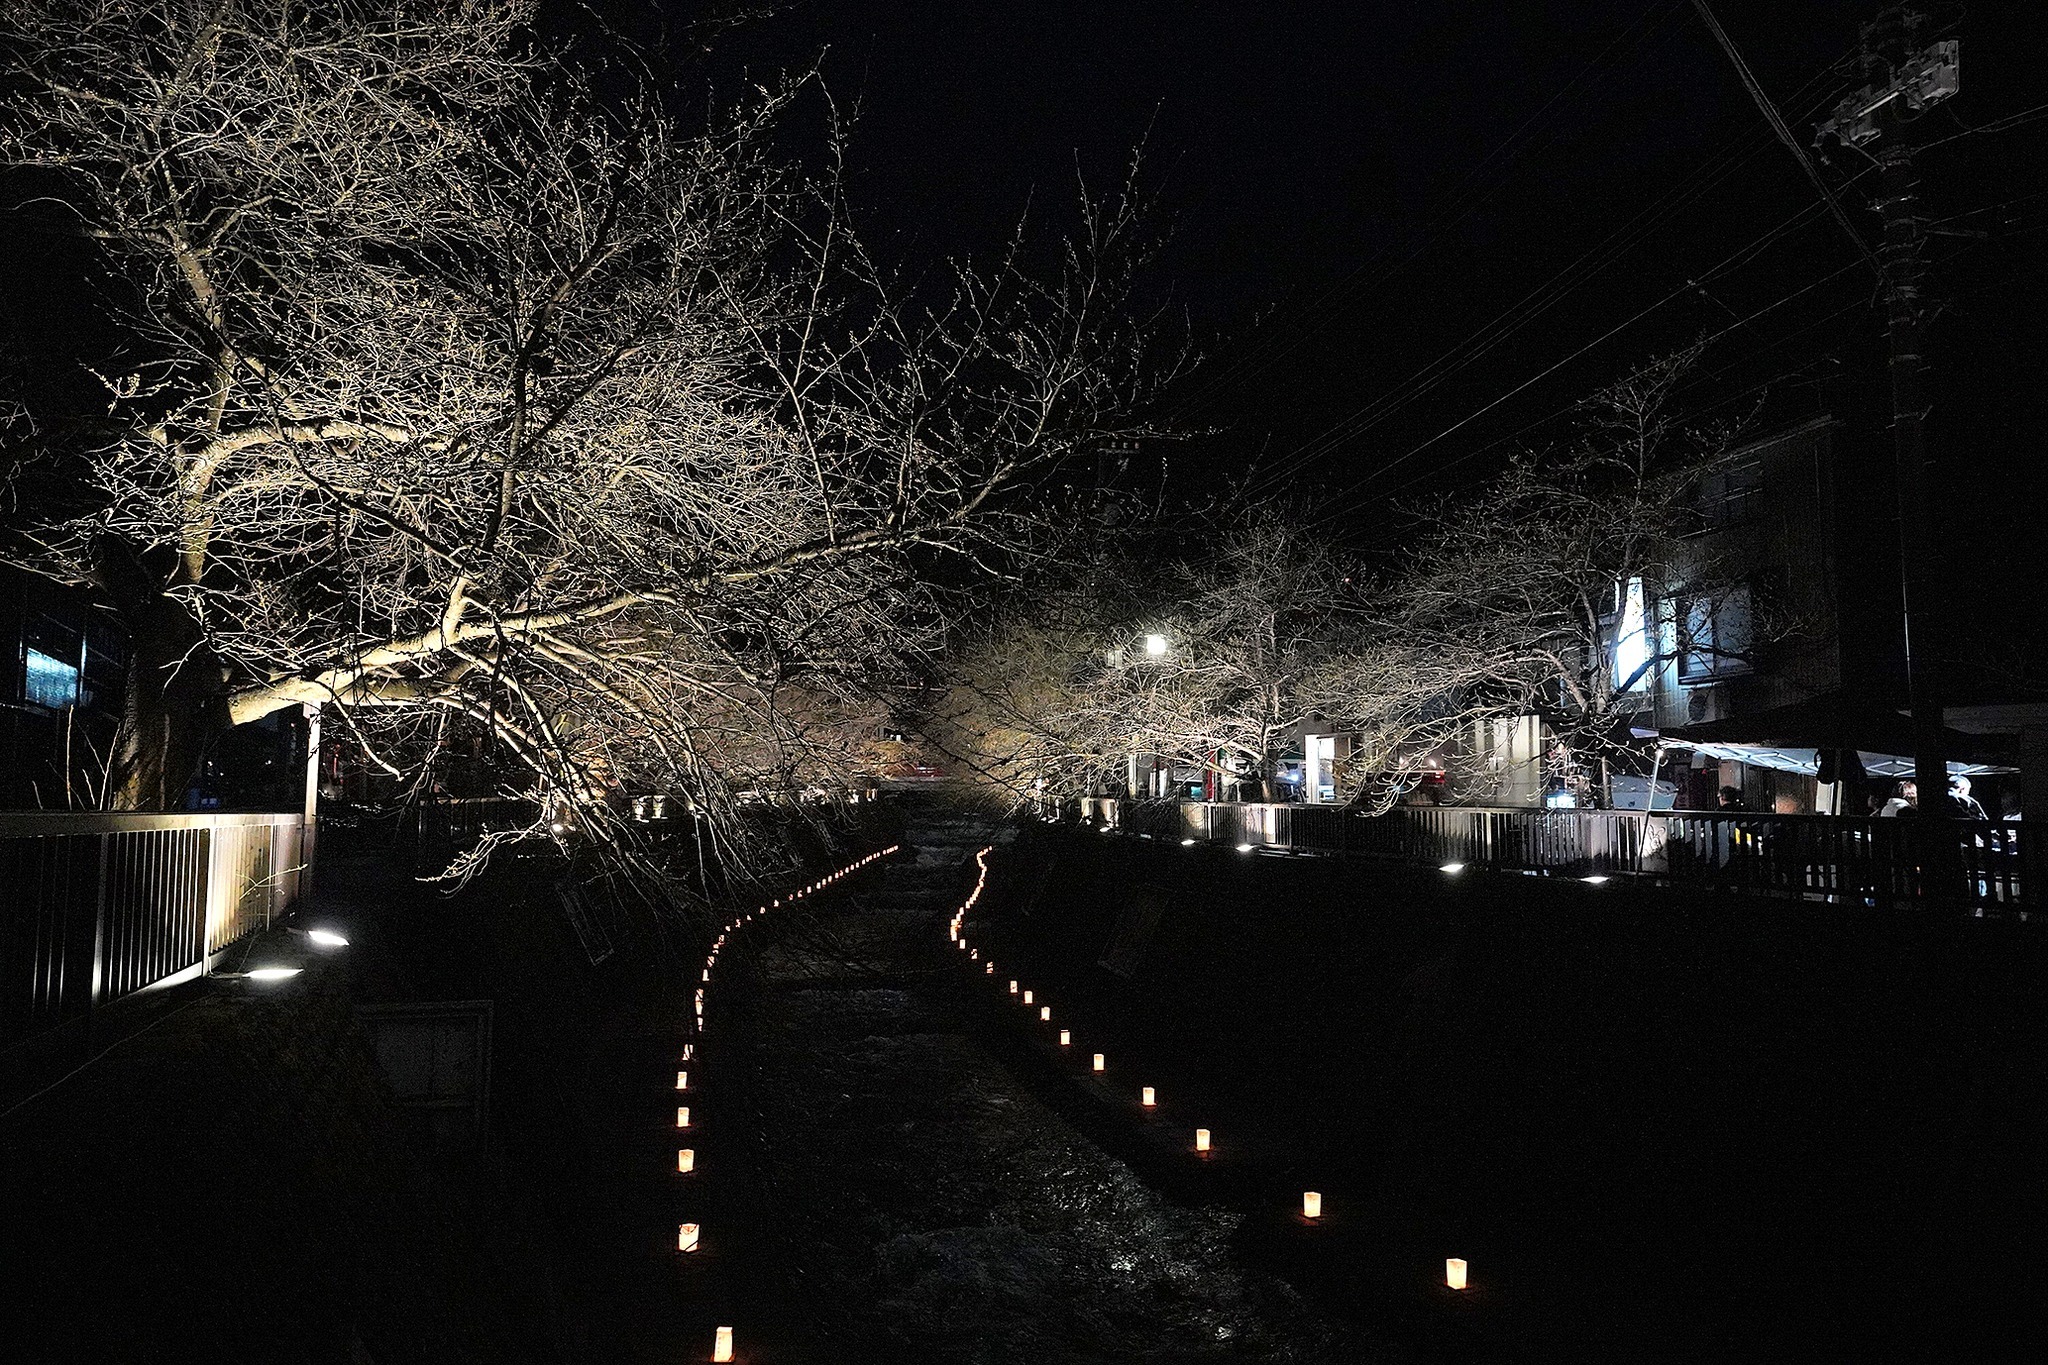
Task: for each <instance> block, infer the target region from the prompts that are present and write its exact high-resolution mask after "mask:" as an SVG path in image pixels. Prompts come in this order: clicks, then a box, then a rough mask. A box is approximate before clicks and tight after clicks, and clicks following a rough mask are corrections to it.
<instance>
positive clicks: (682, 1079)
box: [676, 1071, 690, 1090]
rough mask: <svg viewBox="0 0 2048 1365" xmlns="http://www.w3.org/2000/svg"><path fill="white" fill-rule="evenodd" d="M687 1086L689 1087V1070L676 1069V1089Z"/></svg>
mask: <svg viewBox="0 0 2048 1365" xmlns="http://www.w3.org/2000/svg"><path fill="white" fill-rule="evenodd" d="M689 1088H690V1073H689V1072H687V1071H678V1072H677V1073H676V1089H678V1090H688V1089H689Z"/></svg>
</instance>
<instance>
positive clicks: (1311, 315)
mask: <svg viewBox="0 0 2048 1365" xmlns="http://www.w3.org/2000/svg"><path fill="white" fill-rule="evenodd" d="M1684 3H1685V0H1653V3H1652V4H1651V5H1650V6H1649V7H1648V8H1647V9H1645V10H1644V11H1643V13H1642V14H1640V15H1638V16H1637V18H1636V19H1635V20H1634V21H1633V22H1632V23H1631V24H1630V25H1629V26H1628V28H1627V29H1624V30H1623V31H1622V34H1621V35H1620V36H1619V37H1617V38H1616V39H1615V40H1614V41H1613V42H1611V43H1609V44H1608V45H1607V46H1606V47H1605V48H1603V49H1601V51H1600V52H1599V53H1598V54H1597V55H1596V56H1595V57H1594V58H1593V59H1592V61H1590V62H1588V63H1587V64H1586V66H1585V67H1583V68H1582V69H1581V70H1580V71H1579V72H1578V73H1577V74H1576V75H1574V76H1573V77H1572V78H1571V80H1569V81H1567V82H1565V84H1564V85H1563V86H1560V87H1559V88H1558V90H1557V92H1556V93H1554V94H1553V95H1552V96H1551V97H1550V98H1549V99H1548V100H1547V101H1545V102H1544V104H1543V106H1542V107H1541V108H1539V109H1538V110H1537V111H1536V112H1535V113H1534V114H1531V115H1530V116H1529V117H1528V118H1527V119H1525V120H1523V122H1522V123H1521V125H1520V126H1518V127H1517V128H1516V129H1515V131H1514V132H1512V133H1510V134H1509V135H1508V136H1507V138H1506V139H1505V140H1503V141H1502V142H1501V143H1499V144H1498V145H1497V146H1495V147H1494V149H1493V150H1492V151H1490V152H1488V153H1487V154H1486V156H1485V157H1483V158H1481V160H1480V161H1479V162H1478V163H1477V164H1476V165H1475V166H1473V167H1472V168H1471V169H1470V170H1468V171H1467V172H1466V173H1465V175H1464V176H1463V177H1462V178H1461V179H1460V180H1459V182H1458V184H1457V185H1456V186H1454V187H1453V188H1452V190H1451V192H1450V195H1449V196H1448V197H1449V199H1450V202H1449V203H1448V204H1447V205H1446V206H1445V208H1444V209H1443V210H1441V211H1440V212H1439V213H1438V214H1437V215H1436V216H1435V217H1434V218H1433V219H1431V220H1430V221H1429V222H1428V223H1426V224H1424V226H1423V228H1422V230H1421V232H1422V235H1421V238H1420V240H1419V241H1417V242H1416V243H1415V244H1414V246H1413V248H1412V249H1411V250H1410V251H1409V252H1408V254H1407V255H1405V256H1404V257H1402V258H1401V259H1400V260H1399V261H1396V262H1395V263H1394V264H1392V265H1390V266H1389V267H1387V269H1386V270H1384V271H1382V272H1380V274H1379V275H1378V276H1377V277H1375V278H1374V279H1373V280H1372V281H1370V284H1371V285H1372V286H1374V287H1377V286H1379V285H1381V284H1384V283H1385V282H1386V281H1387V280H1389V279H1391V278H1393V277H1394V276H1395V275H1397V274H1399V273H1400V272H1401V271H1402V270H1403V269H1405V268H1406V267H1408V266H1409V265H1412V264H1413V263H1414V262H1415V261H1416V260H1417V259H1419V258H1420V257H1421V256H1422V255H1423V254H1424V253H1425V252H1427V251H1428V250H1429V248H1430V247H1431V246H1433V245H1435V244H1436V242H1438V241H1439V240H1441V239H1442V237H1443V236H1444V234H1446V233H1448V232H1449V231H1450V230H1451V229H1452V228H1455V227H1457V226H1459V225H1460V224H1462V223H1463V222H1464V221H1465V220H1466V219H1468V218H1470V217H1471V216H1472V215H1473V214H1474V213H1476V212H1478V211H1479V209H1481V208H1482V207H1484V206H1485V205H1486V204H1487V203H1489V202H1491V201H1492V200H1493V199H1494V198H1495V197H1497V196H1498V195H1499V194H1500V193H1501V192H1502V191H1503V190H1504V189H1505V188H1506V186H1507V183H1508V180H1509V178H1510V177H1509V176H1508V174H1507V172H1506V168H1507V167H1508V166H1510V165H1512V164H1513V163H1514V162H1515V161H1516V160H1518V159H1519V158H1521V157H1522V156H1523V155H1524V154H1525V152H1526V151H1527V150H1528V148H1527V147H1526V146H1524V147H1517V148H1515V150H1514V151H1513V152H1512V153H1509V154H1508V155H1507V157H1506V159H1505V161H1503V163H1502V173H1501V175H1500V176H1499V177H1498V178H1496V180H1495V181H1494V182H1493V183H1492V184H1491V186H1490V187H1488V188H1487V189H1486V190H1485V191H1484V192H1483V193H1481V194H1478V195H1477V197H1475V198H1473V199H1471V200H1470V202H1467V203H1464V204H1462V206H1461V205H1460V202H1459V201H1460V197H1461V196H1464V195H1465V194H1466V192H1467V186H1469V185H1471V184H1472V182H1473V181H1474V180H1476V179H1477V178H1478V177H1479V176H1480V175H1481V174H1483V173H1484V172H1485V170H1486V168H1487V167H1488V166H1489V165H1491V164H1493V162H1494V161H1495V160H1497V159H1499V158H1501V157H1502V154H1503V153H1506V152H1508V149H1509V148H1511V147H1514V145H1515V143H1516V142H1517V141H1518V140H1521V139H1522V138H1523V136H1524V134H1526V133H1528V131H1529V130H1530V129H1531V128H1532V127H1534V126H1535V125H1536V124H1537V123H1538V122H1540V121H1541V120H1543V119H1544V118H1545V116H1546V115H1548V114H1549V113H1550V111H1551V110H1552V109H1554V108H1556V107H1557V105H1558V104H1559V102H1560V101H1563V100H1564V99H1565V98H1566V97H1567V96H1568V95H1570V94H1572V93H1573V91H1574V89H1575V88H1576V87H1578V86H1579V85H1580V83H1581V82H1583V81H1585V80H1586V78H1587V77H1588V76H1590V75H1592V74H1593V73H1594V72H1595V71H1597V70H1598V69H1600V67H1601V66H1602V65H1603V64H1604V63H1605V62H1606V61H1607V58H1608V57H1609V56H1610V55H1611V54H1612V53H1613V52H1614V51H1615V49H1616V48H1618V47H1620V46H1621V45H1622V44H1623V43H1625V42H1629V41H1630V40H1631V38H1632V37H1633V38H1634V40H1635V41H1636V42H1638V43H1640V42H1641V41H1643V40H1644V39H1645V38H1647V37H1648V36H1649V34H1650V33H1651V32H1654V30H1655V28H1656V27H1657V26H1658V25H1659V24H1661V23H1662V22H1663V21H1664V20H1665V19H1667V18H1668V17H1669V16H1670V15H1671V14H1674V13H1676V12H1677V10H1678V9H1679V8H1680V6H1681V5H1683V4H1684ZM1660 5H1661V6H1662V7H1663V13H1659V12H1658V11H1659V6H1660ZM1645 20H1653V22H1652V24H1651V26H1650V28H1649V29H1646V30H1645V31H1644V32H1643V33H1642V34H1640V35H1637V34H1636V30H1637V29H1638V28H1640V27H1642V25H1643V24H1644V21H1645ZM1397 249H1398V247H1397V245H1396V244H1391V243H1390V244H1389V245H1386V246H1382V247H1381V248H1380V249H1379V250H1377V251H1375V252H1374V253H1373V254H1372V255H1371V256H1369V257H1367V258H1366V259H1365V260H1364V261H1362V262H1360V263H1359V264H1358V265H1357V266H1355V267H1354V268H1353V269H1352V270H1351V271H1350V272H1349V273H1348V274H1346V275H1345V276H1344V277H1343V278H1342V279H1341V280H1339V281H1338V282H1337V283H1335V284H1333V285H1331V286H1329V287H1328V288H1326V289H1325V290H1323V291H1322V292H1321V293H1320V294H1318V295H1317V296H1316V297H1315V298H1314V299H1312V300H1311V301H1309V303H1308V304H1306V305H1305V306H1304V307H1303V308H1302V309H1301V320H1300V322H1299V323H1298V324H1297V327H1296V330H1295V331H1294V333H1293V334H1292V335H1291V336H1281V337H1273V336H1271V334H1270V333H1269V338H1268V339H1267V340H1266V341H1263V342H1260V343H1258V345H1256V346H1252V347H1250V348H1249V351H1248V354H1246V355H1245V356H1243V357H1241V358H1240V359H1238V360H1236V361H1234V362H1232V364H1231V365H1230V366H1229V367H1226V368H1225V369H1224V370H1222V371H1220V372H1219V373H1217V374H1216V375H1213V376H1211V377H1210V378H1208V379H1207V380H1206V381H1205V382H1204V383H1202V384H1201V385H1199V386H1198V387H1197V388H1196V389H1195V390H1194V391H1193V392H1192V393H1190V394H1189V395H1187V396H1186V397H1184V398H1183V399H1182V400H1181V401H1180V403H1178V404H1177V405H1176V406H1175V407H1174V409H1173V413H1174V415H1180V414H1183V413H1186V412H1188V411H1191V410H1194V409H1197V408H1199V407H1201V406H1203V405H1204V404H1206V403H1207V402H1209V401H1211V400H1212V399H1213V398H1215V397H1216V396H1218V395H1219V394H1220V393H1221V392H1223V391H1225V390H1227V389H1228V388H1230V387H1232V386H1234V385H1236V384H1237V383H1239V382H1241V381H1242V380H1244V379H1249V378H1252V377H1255V376H1256V375H1259V374H1263V373H1264V372H1265V371H1267V370H1269V369H1271V368H1272V367H1273V366H1274V365H1276V364H1278V363H1280V362H1281V361H1282V360H1284V359H1286V358H1287V357H1288V356H1289V355H1291V354H1293V353H1294V352H1295V351H1296V350H1298V349H1300V347H1301V346H1303V345H1305V344H1306V343H1307V342H1308V341H1309V340H1310V339H1311V338H1312V337H1314V336H1315V335H1316V334H1317V333H1318V332H1320V331H1321V330H1322V329H1323V328H1324V327H1326V326H1328V325H1329V323H1330V322H1331V321H1332V320H1334V317H1335V315H1336V305H1337V304H1338V303H1340V302H1346V301H1348V300H1349V297H1350V296H1351V295H1353V294H1355V293H1357V292H1359V291H1360V290H1361V289H1363V288H1365V287H1367V282H1366V281H1364V279H1363V277H1364V276H1365V274H1366V272H1368V271H1369V270H1371V268H1372V267H1373V266H1374V265H1375V264H1377V263H1378V262H1379V261H1380V260H1382V259H1383V258H1385V257H1386V256H1387V255H1389V254H1390V253H1392V252H1393V251H1395V250H1397ZM1318 314H1321V316H1318ZM1279 316H1280V313H1279V312H1276V313H1274V314H1269V315H1268V318H1267V319H1264V320H1262V321H1261V322H1260V323H1259V324H1257V325H1258V326H1272V325H1275V324H1274V322H1273V319H1275V318H1277V317H1279ZM1262 350H1263V351H1264V352H1269V354H1262Z"/></svg>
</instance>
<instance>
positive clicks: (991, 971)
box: [982, 962, 996, 976]
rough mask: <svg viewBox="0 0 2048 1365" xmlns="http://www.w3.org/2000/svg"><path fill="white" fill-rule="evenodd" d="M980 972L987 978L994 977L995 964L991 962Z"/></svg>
mask: <svg viewBox="0 0 2048 1365" xmlns="http://www.w3.org/2000/svg"><path fill="white" fill-rule="evenodd" d="M982 971H983V972H984V973H986V974H987V975H989V976H994V975H995V974H996V964H995V963H993V962H991V963H989V964H988V966H986V967H984V968H982Z"/></svg>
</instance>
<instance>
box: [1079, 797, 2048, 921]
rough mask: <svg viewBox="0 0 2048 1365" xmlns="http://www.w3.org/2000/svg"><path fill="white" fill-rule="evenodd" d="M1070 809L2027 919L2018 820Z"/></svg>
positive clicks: (1304, 840) (1149, 827)
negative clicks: (1939, 904) (1945, 882)
mask: <svg viewBox="0 0 2048 1365" xmlns="http://www.w3.org/2000/svg"><path fill="white" fill-rule="evenodd" d="M1070 809H1071V811H1072V813H1074V814H1076V815H1078V816H1079V818H1081V819H1082V820H1084V821H1088V822H1090V823H1094V824H1097V825H1099V826H1106V827H1109V828H1113V829H1119V830H1122V831H1123V832H1125V833H1128V834H1143V835H1149V836H1151V837H1153V838H1155V839H1178V840H1183V841H1192V842H1200V843H1223V844H1231V845H1236V846H1240V847H1243V846H1250V847H1252V848H1279V849H1288V850H1300V851H1304V852H1318V853H1362V854H1368V855H1372V856H1377V857H1384V858H1393V859H1399V860H1402V861H1407V862H1416V863H1427V864H1433V865H1438V866H1441V865H1444V864H1450V863H1459V864H1463V865H1465V866H1468V867H1473V868H1493V869H1497V870H1503V871H1521V872H1540V873H1547V874H1551V875H1557V876H1572V877H1612V876H1625V877H1638V878H1644V879H1648V880H1653V881H1657V882H1662V883H1666V884H1670V885H1682V886H1693V887H1698V888H1701V889H1705V890H1729V891H1744V892H1749V893H1755V894H1764V895H1775V896H1793V897H1800V898H1804V899H1811V900H1822V901H1830V902H1835V903H1839V904H1848V905H1870V906H1904V905H1910V904H1914V903H1924V902H1926V901H1928V900H1930V899H1933V898H1934V897H1933V895H1932V893H1933V892H1935V891H1937V890H1939V889H1940V887H1939V884H1938V882H1937V880H1936V876H1937V874H1936V873H1935V871H1934V870H1935V869H1944V871H1943V872H1942V873H1941V874H1939V875H1943V876H1946V877H1947V878H1948V879H1949V887H1948V889H1949V891H1950V893H1951V894H1949V895H1948V896H1946V897H1942V899H1945V900H1948V901H1951V902H1953V901H1957V900H1960V901H1962V902H1964V903H1967V904H1972V905H1975V906H1978V907H1994V908H2000V909H2015V910H2025V909H2027V908H2028V907H2029V902H2028V899H2027V888H2028V886H2029V884H2030V882H2029V878H2028V876H2027V862H2028V859H2029V857H2030V856H2031V854H2029V853H2028V851H2027V850H2026V846H2025V845H2024V844H2023V843H2022V826H2021V824H2020V823H2019V822H2016V821H2000V820H1921V819H1911V818H1906V819H1890V820H1881V819H1846V818H1842V817H1839V816H1832V815H1751V814H1747V813H1728V814H1723V813H1719V812H1690V811H1656V812H1647V811H1615V810H1533V809H1525V808H1500V807H1478V806H1397V807H1395V808H1394V809H1392V810H1389V811H1386V812H1384V813H1383V814H1379V815H1367V814H1364V813H1362V812H1357V811H1349V810H1344V809H1341V808H1339V807H1334V806H1290V805H1268V804H1261V803H1225V802H1211V801H1180V802H1172V801H1139V802H1132V801H1122V800H1118V799H1116V798H1113V797H1100V798H1098V797H1090V798H1085V799H1083V800H1082V801H1080V802H1079V803H1078V805H1077V806H1073V807H1070ZM2032 884H2033V885H2038V884H2039V883H2038V882H2037V881H2036V882H2033V883H2032Z"/></svg>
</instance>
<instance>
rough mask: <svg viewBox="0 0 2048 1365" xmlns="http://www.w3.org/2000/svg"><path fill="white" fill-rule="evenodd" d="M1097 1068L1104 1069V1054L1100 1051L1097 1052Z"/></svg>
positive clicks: (1098, 1069)
mask: <svg viewBox="0 0 2048 1365" xmlns="http://www.w3.org/2000/svg"><path fill="white" fill-rule="evenodd" d="M1095 1070H1097V1071H1101V1070H1103V1063H1102V1054H1101V1053H1099V1052H1098V1053H1096V1054H1095Z"/></svg>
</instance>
